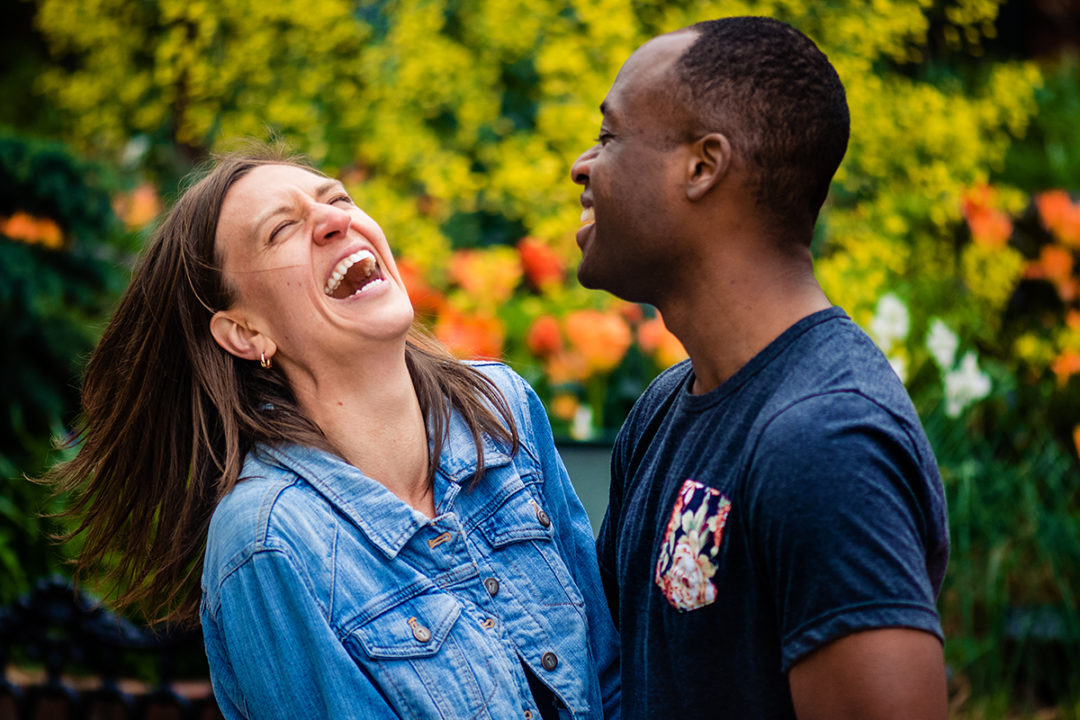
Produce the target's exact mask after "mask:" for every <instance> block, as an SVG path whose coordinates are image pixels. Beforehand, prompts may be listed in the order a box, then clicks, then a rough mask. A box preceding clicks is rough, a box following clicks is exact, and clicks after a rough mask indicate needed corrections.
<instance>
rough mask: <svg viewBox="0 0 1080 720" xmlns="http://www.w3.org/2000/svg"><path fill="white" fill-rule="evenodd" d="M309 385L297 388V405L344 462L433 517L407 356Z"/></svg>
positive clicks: (372, 360)
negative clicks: (321, 432)
mask: <svg viewBox="0 0 1080 720" xmlns="http://www.w3.org/2000/svg"><path fill="white" fill-rule="evenodd" d="M305 379H306V380H307V381H308V382H303V383H299V384H298V383H294V392H295V393H296V395H297V400H298V401H299V403H300V406H301V407H302V408H303V409H304V411H305V413H307V415H308V417H310V418H311V419H312V420H313V421H314V422H315V423H316V424H317V425H318V426H319V428H320V429H321V430H322V431H323V433H324V434H325V435H326V437H327V439H328V440H329V441H330V443H331V444H332V445H333V446H334V447H335V448H336V449H337V450H338V452H340V453H341V454H342V456H343V457H344V458H345V460H346V461H347V462H348V463H349V464H351V465H353V466H355V467H357V468H359V469H360V470H361V471H362V472H363V473H364V474H365V475H367V476H368V477H370V478H372V479H374V480H377V481H378V482H380V483H382V484H383V485H385V486H386V488H387V489H388V490H390V491H391V492H392V493H394V494H395V495H397V496H398V497H399V498H401V499H402V500H403V501H405V502H406V503H408V504H409V505H411V506H412V507H413V508H415V509H416V510H418V511H420V512H422V513H424V514H425V515H427V516H428V517H433V516H434V514H435V504H434V498H433V497H432V492H431V483H429V482H428V479H427V470H428V439H427V429H426V424H425V421H424V415H423V412H422V411H421V409H420V401H419V399H418V398H417V396H416V389H415V388H414V386H413V383H412V377H411V376H410V375H409V370H408V366H407V365H406V364H405V355H404V353H401V354H400V355H399V356H397V357H389V358H386V357H384V358H376V357H371V356H368V357H365V358H364V360H363V362H358V363H355V364H354V367H352V368H350V369H349V370H348V371H344V372H337V373H333V372H329V371H327V370H325V369H324V370H323V372H321V373H319V374H317V375H316V374H313V373H308V374H306V377H305ZM298 385H299V386H298Z"/></svg>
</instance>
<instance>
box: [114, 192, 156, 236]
mask: <svg viewBox="0 0 1080 720" xmlns="http://www.w3.org/2000/svg"><path fill="white" fill-rule="evenodd" d="M113 210H114V211H115V212H116V215H117V217H119V218H120V219H121V220H123V221H124V226H125V227H126V228H127V229H128V230H138V229H139V228H141V227H143V226H145V225H146V224H148V223H149V222H150V221H151V220H153V219H154V218H156V217H157V216H158V214H160V213H161V198H159V197H158V194H157V190H155V189H154V186H153V185H151V184H150V183H143V184H142V185H139V186H138V187H137V188H135V189H134V190H132V191H131V192H130V193H126V194H123V195H117V196H116V197H115V198H113Z"/></svg>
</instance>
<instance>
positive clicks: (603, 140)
mask: <svg viewBox="0 0 1080 720" xmlns="http://www.w3.org/2000/svg"><path fill="white" fill-rule="evenodd" d="M613 137H615V136H614V135H612V134H611V133H609V132H602V133H600V134H599V135H598V136H597V138H596V140H595V141H594V142H596V143H598V144H600V145H607V143H608V140H611V139H612V138H613Z"/></svg>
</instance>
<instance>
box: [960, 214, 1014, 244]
mask: <svg viewBox="0 0 1080 720" xmlns="http://www.w3.org/2000/svg"><path fill="white" fill-rule="evenodd" d="M967 220H968V227H969V228H971V239H972V240H973V241H975V244H976V245H982V246H983V247H989V248H999V247H1004V246H1005V243H1007V242H1009V236H1011V235H1012V230H1013V226H1012V220H1010V219H1009V217H1008V216H1007V215H1006V214H1005V213H1003V212H1001V211H1000V210H995V209H994V208H982V209H980V210H978V211H975V212H972V213H971V214H970V215H969V216H968V219H967Z"/></svg>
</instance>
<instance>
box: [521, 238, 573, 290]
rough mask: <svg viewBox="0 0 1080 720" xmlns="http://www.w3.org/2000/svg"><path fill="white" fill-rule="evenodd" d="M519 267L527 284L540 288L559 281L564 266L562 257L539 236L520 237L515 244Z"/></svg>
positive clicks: (560, 280)
mask: <svg viewBox="0 0 1080 720" xmlns="http://www.w3.org/2000/svg"><path fill="white" fill-rule="evenodd" d="M517 249H518V254H519V255H520V256H521V267H522V269H523V270H524V271H525V279H526V280H528V281H529V284H530V285H531V286H532V287H534V288H536V289H538V290H539V289H542V288H543V287H544V286H545V285H548V284H551V283H560V282H562V279H563V273H564V272H565V270H566V268H565V267H564V266H563V261H562V259H561V258H560V257H559V256H558V255H556V254H555V251H554V250H552V249H551V248H550V247H548V245H546V244H545V243H544V242H543V241H542V240H540V239H539V238H534V237H527V238H522V239H521V241H520V242H518V244H517Z"/></svg>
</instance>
